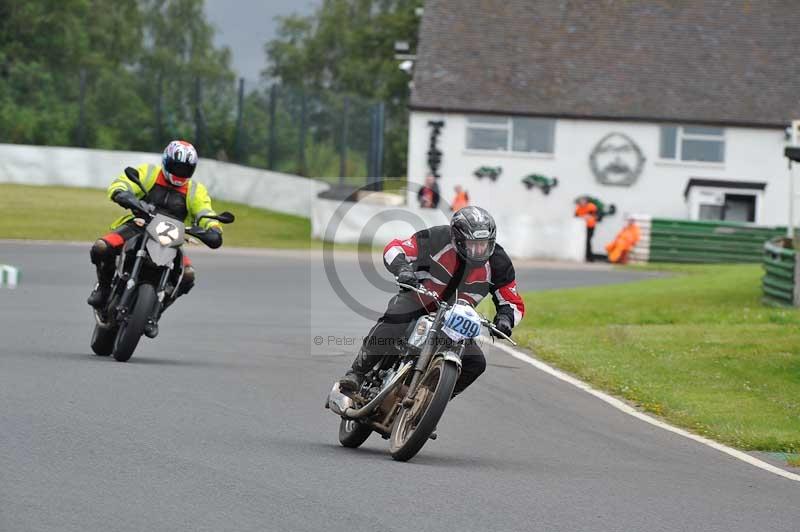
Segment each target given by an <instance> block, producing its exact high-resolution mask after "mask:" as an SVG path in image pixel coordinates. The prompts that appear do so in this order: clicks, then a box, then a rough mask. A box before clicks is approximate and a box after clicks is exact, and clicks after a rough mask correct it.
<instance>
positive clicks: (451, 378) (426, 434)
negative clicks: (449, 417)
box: [389, 358, 458, 462]
mask: <svg viewBox="0 0 800 532" xmlns="http://www.w3.org/2000/svg"><path fill="white" fill-rule="evenodd" d="M456 380H458V367H457V366H456V364H455V363H453V362H446V361H445V360H444V359H441V358H440V359H438V360H436V361H435V362H434V363H433V364H432V365H431V366H430V368H429V369H428V372H427V373H426V374H425V376H424V377H423V378H422V382H421V383H420V386H419V388H418V389H417V393H416V397H415V398H414V399H415V401H414V405H413V406H412V407H411V408H403V409H402V410H401V411H400V413H399V414H398V415H397V418H396V419H395V422H394V424H393V425H392V434H391V437H390V438H389V451H390V452H391V453H392V458H394V459H395V460H397V461H399V462H406V461H408V460H410V459H411V458H413V457H414V456H415V455H416V454H417V453H418V452H419V451H420V449H422V446H423V445H425V443H426V442H427V441H428V438H430V435H431V434H433V431H434V430H436V425H438V424H439V419H441V417H442V414H444V410H445V408H447V403H448V402H450V398H451V397H452V396H453V389H454V388H455V386H456Z"/></svg>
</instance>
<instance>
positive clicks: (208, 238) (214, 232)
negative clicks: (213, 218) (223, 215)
mask: <svg viewBox="0 0 800 532" xmlns="http://www.w3.org/2000/svg"><path fill="white" fill-rule="evenodd" d="M197 237H198V238H199V239H200V240H201V241H202V242H203V244H205V245H206V246H208V247H210V248H211V249H217V248H218V247H220V246H221V245H222V231H220V230H219V228H218V227H212V228H211V229H209V230H207V231H203V232H202V234H199V235H197Z"/></svg>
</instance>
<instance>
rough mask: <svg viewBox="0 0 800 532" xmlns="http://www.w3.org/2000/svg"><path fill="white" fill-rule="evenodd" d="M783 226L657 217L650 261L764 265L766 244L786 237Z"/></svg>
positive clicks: (651, 229) (653, 223)
mask: <svg viewBox="0 0 800 532" xmlns="http://www.w3.org/2000/svg"><path fill="white" fill-rule="evenodd" d="M785 232H786V230H785V229H784V228H780V227H763V226H756V225H752V224H743V223H733V222H690V221H686V220H668V219H659V218H653V220H652V222H651V228H650V257H649V260H650V262H698V263H699V262H705V263H711V262H714V263H720V262H760V261H761V258H762V256H763V253H764V252H763V247H764V242H765V241H767V240H769V239H771V238H775V237H777V236H780V235H783V234H785Z"/></svg>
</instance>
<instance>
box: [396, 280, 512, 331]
mask: <svg viewBox="0 0 800 532" xmlns="http://www.w3.org/2000/svg"><path fill="white" fill-rule="evenodd" d="M395 284H396V285H397V286H399V287H400V288H405V289H406V290H410V291H412V292H416V293H418V294H420V295H423V296H428V297H430V298H432V299H433V300H435V301H436V303H437V304H439V305H443V304H444V305H446V304H447V303H446V302H444V301H442V300H441V298H440V297H439V294H437V293H436V292H434V291H432V290H425V289H424V288H420V287H418V286H412V285H410V284H405V283H401V282H398V281H395ZM481 318H482V319H481V325H483V326H484V327H486V328H487V329H489V330H490V331H492V332H493V333H495V335H497V336H499V337H500V338H502V339H503V340H508V341H509V342H510V343H511V345H514V346H515V345H517V342H515V341H514V340H512V339H511V337H510V336H508V335H507V334H505V333H504V332H502V331H501V330H499V329H498V328H497V327H495V326H494V324H493V323H492V322H491V321H489V320H487V319H486V318H484V317H483V316H481Z"/></svg>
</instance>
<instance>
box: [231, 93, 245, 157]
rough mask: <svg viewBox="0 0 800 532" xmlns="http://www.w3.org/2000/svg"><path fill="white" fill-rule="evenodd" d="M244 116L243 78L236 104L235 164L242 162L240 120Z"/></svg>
mask: <svg viewBox="0 0 800 532" xmlns="http://www.w3.org/2000/svg"><path fill="white" fill-rule="evenodd" d="M243 114H244V78H239V98H238V101H237V104H236V131H235V133H234V140H233V154H234V157H235V160H236V162H238V163H243V162H244V153H243V152H244V148H243V146H244V140H243V136H244V132H243V131H242V118H243Z"/></svg>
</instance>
